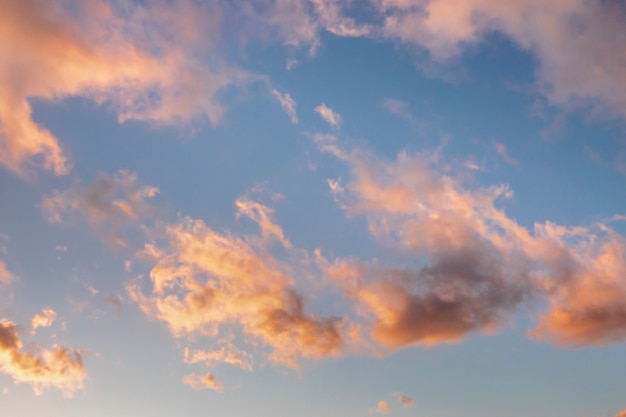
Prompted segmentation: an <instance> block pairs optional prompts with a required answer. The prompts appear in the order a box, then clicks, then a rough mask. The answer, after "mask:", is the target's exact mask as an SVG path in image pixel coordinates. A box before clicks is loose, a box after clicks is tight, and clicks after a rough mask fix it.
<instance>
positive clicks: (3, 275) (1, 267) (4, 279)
mask: <svg viewBox="0 0 626 417" xmlns="http://www.w3.org/2000/svg"><path fill="white" fill-rule="evenodd" d="M13 279H14V278H13V275H12V274H11V273H10V272H9V271H8V270H7V267H6V265H5V263H4V262H3V261H1V260H0V285H2V284H8V283H10V282H12V281H13Z"/></svg>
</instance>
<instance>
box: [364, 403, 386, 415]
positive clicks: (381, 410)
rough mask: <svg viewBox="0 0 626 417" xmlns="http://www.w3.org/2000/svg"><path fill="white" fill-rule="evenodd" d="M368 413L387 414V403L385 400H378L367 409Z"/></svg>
mask: <svg viewBox="0 0 626 417" xmlns="http://www.w3.org/2000/svg"><path fill="white" fill-rule="evenodd" d="M369 412H370V414H387V413H388V412H389V403H388V402H387V401H385V400H380V401H378V404H376V407H372V408H370V409H369Z"/></svg>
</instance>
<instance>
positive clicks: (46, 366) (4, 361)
mask: <svg viewBox="0 0 626 417" xmlns="http://www.w3.org/2000/svg"><path fill="white" fill-rule="evenodd" d="M0 371H2V372H3V373H5V374H6V375H9V376H10V377H11V378H13V381H15V382H16V383H27V384H30V385H31V386H32V387H33V390H34V391H35V393H36V394H37V395H40V394H41V393H42V392H43V390H44V389H47V388H57V389H59V390H61V391H62V392H63V394H64V395H65V396H67V397H71V396H72V395H73V394H74V392H75V391H76V390H80V389H83V382H84V380H85V378H86V377H87V373H86V371H85V369H84V367H83V360H82V357H81V354H80V352H79V351H77V350H69V349H67V348H64V347H60V346H57V345H54V346H52V348H51V349H44V348H40V349H38V351H37V354H33V353H29V352H25V351H23V350H22V340H21V339H20V337H19V335H18V328H17V326H16V325H15V324H14V323H12V322H10V321H7V320H0Z"/></svg>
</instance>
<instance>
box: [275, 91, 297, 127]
mask: <svg viewBox="0 0 626 417" xmlns="http://www.w3.org/2000/svg"><path fill="white" fill-rule="evenodd" d="M272 95H273V96H274V97H275V98H276V100H278V102H279V103H280V106H281V107H282V108H283V110H284V111H285V113H287V115H288V116H289V118H290V119H291V123H293V124H294V125H297V124H298V113H297V112H296V107H297V106H298V104H297V103H296V102H295V100H294V99H292V98H291V96H290V95H289V93H281V92H280V91H278V90H276V89H273V90H272Z"/></svg>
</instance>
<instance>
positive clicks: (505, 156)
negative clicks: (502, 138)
mask: <svg viewBox="0 0 626 417" xmlns="http://www.w3.org/2000/svg"><path fill="white" fill-rule="evenodd" d="M493 147H494V148H495V149H496V152H497V153H498V155H500V158H502V160H503V161H504V162H506V163H507V164H509V165H512V166H518V165H519V162H518V161H517V160H516V159H513V158H511V156H510V155H509V153H508V151H507V150H506V145H505V144H504V143H494V144H493Z"/></svg>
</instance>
